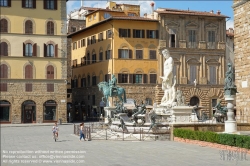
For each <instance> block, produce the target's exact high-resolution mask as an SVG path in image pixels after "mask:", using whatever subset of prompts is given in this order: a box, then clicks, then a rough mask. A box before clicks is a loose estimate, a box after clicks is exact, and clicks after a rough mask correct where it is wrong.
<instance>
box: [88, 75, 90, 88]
mask: <svg viewBox="0 0 250 166" xmlns="http://www.w3.org/2000/svg"><path fill="white" fill-rule="evenodd" d="M87 81H88V86H90V76H89V75H88V76H87Z"/></svg>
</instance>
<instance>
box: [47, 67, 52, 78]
mask: <svg viewBox="0 0 250 166" xmlns="http://www.w3.org/2000/svg"><path fill="white" fill-rule="evenodd" d="M47 79H54V67H53V66H52V65H49V66H48V67H47Z"/></svg>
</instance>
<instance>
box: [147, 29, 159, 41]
mask: <svg viewBox="0 0 250 166" xmlns="http://www.w3.org/2000/svg"><path fill="white" fill-rule="evenodd" d="M147 38H151V39H158V38H159V31H158V30H147Z"/></svg>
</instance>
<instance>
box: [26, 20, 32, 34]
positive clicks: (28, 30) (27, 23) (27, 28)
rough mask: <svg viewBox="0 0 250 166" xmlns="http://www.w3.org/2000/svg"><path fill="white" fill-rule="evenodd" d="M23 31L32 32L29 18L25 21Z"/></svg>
mask: <svg viewBox="0 0 250 166" xmlns="http://www.w3.org/2000/svg"><path fill="white" fill-rule="evenodd" d="M25 33H26V34H33V23H32V21H30V20H27V21H26V22H25Z"/></svg>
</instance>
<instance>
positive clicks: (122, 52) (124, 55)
mask: <svg viewBox="0 0 250 166" xmlns="http://www.w3.org/2000/svg"><path fill="white" fill-rule="evenodd" d="M118 57H119V58H121V59H128V58H130V59H131V58H132V50H129V49H118Z"/></svg>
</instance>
